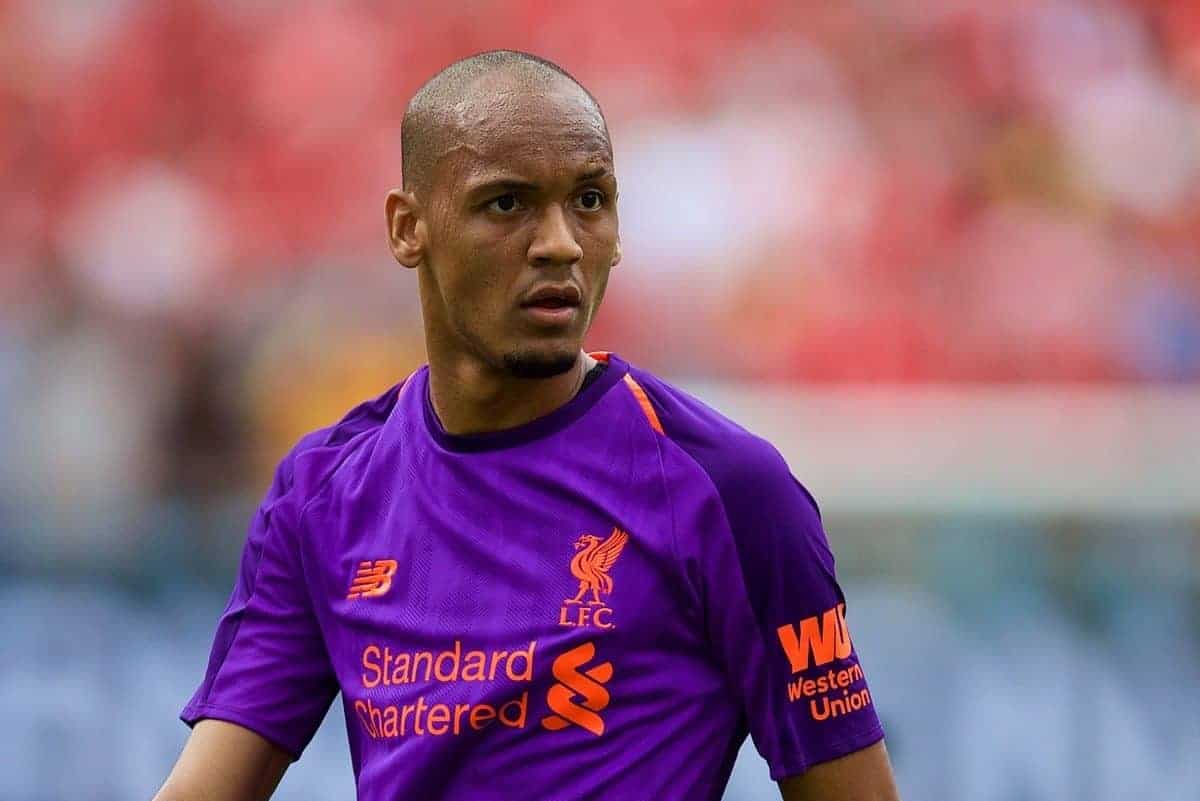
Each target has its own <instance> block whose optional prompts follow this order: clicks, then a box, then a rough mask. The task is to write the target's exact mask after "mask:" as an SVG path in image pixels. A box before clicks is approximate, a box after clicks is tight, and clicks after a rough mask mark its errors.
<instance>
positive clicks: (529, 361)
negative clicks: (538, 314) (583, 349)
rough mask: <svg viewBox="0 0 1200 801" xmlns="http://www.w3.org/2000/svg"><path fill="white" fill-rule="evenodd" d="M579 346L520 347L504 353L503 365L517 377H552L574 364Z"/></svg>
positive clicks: (577, 356)
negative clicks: (569, 347) (551, 347)
mask: <svg viewBox="0 0 1200 801" xmlns="http://www.w3.org/2000/svg"><path fill="white" fill-rule="evenodd" d="M578 360H579V348H571V349H566V348H554V349H549V348H546V349H533V348H530V349H521V350H514V351H510V352H509V353H506V354H504V367H505V369H507V370H508V372H509V374H510V375H513V376H516V377H517V378H553V377H554V376H556V375H562V374H563V373H565V372H567V371H568V370H570V369H571V368H572V367H574V366H575V362H576V361H578Z"/></svg>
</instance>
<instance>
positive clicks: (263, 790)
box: [154, 720, 292, 801]
mask: <svg viewBox="0 0 1200 801" xmlns="http://www.w3.org/2000/svg"><path fill="white" fill-rule="evenodd" d="M291 761H292V757H291V755H289V754H288V753H287V752H285V751H283V750H281V749H280V748H278V747H277V746H274V745H272V744H271V743H270V742H268V741H267V740H265V739H263V738H262V737H260V736H259V735H257V734H255V733H254V732H252V731H250V730H249V729H245V728H242V727H241V726H237V725H235V724H233V723H226V722H225V721H223V720H202V721H199V722H198V723H197V724H196V727H195V728H194V729H193V730H192V734H191V736H190V737H189V738H188V741H187V744H186V745H184V747H183V753H182V754H180V755H179V760H178V761H177V762H176V763H175V768H174V769H173V770H172V771H171V775H170V776H168V777H167V781H166V782H165V783H164V784H163V786H162V789H161V790H159V791H158V794H157V795H155V796H154V801H267V799H268V798H270V797H271V793H273V792H275V787H276V785H278V784H279V780H280V779H281V778H282V777H283V772H284V771H285V770H286V769H287V766H288V765H289V764H291Z"/></svg>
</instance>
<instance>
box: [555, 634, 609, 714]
mask: <svg viewBox="0 0 1200 801" xmlns="http://www.w3.org/2000/svg"><path fill="white" fill-rule="evenodd" d="M595 656H596V646H595V645H593V644H592V643H590V642H585V643H584V644H583V645H580V646H578V647H577V648H572V649H571V650H570V651H567V652H566V653H565V654H563V655H562V656H560V657H559V658H558V659H555V660H554V667H553V672H554V678H556V679H558V681H559V683H558V684H555V685H554V686H553V687H551V688H550V692H549V693H547V695H546V702H547V704H549V706H550V711H551V712H554V713H555V714H553V715H548V716H546V717H544V718H542V726H543V727H545V728H547V729H550V730H551V731H558V730H560V729H565V728H567V727H568V726H570V725H572V724H574V725H576V726H579V727H580V728H583V729H587V730H588V731H590V732H591V733H592V734H594V735H596V736H597V737H599V736H600V735H601V734H604V719H603V718H602V717H600V716H599V715H597V714H596V713H597V712H599V711H601V710H603V709H604V708H605V707H607V706H608V702H609V695H608V690H606V689H605V688H604V684H605V683H606V682H607V681H608V680H609V679H611V678H612V674H613V667H612V662H601V663H600V664H599V665H596V666H595V667H593V668H591V669H590V670H586V671H584V672H582V673H581V672H580V671H579V668H580V667H581V666H583V665H585V664H587V663H588V662H591V661H592V659H594V658H595ZM576 696H582V697H583V703H582V704H579V703H576V701H575V698H576Z"/></svg>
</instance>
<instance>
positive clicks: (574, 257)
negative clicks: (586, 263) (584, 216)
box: [529, 203, 583, 267]
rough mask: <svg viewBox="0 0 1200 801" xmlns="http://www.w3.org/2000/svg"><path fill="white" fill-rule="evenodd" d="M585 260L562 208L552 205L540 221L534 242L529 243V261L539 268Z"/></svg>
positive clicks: (547, 208) (547, 207)
mask: <svg viewBox="0 0 1200 801" xmlns="http://www.w3.org/2000/svg"><path fill="white" fill-rule="evenodd" d="M582 258H583V248H581V247H580V246H579V242H578V241H576V239H575V232H574V231H573V230H571V221H570V220H569V219H567V215H566V214H565V213H564V211H563V208H562V206H560V205H558V204H557V203H551V204H549V205H547V206H546V209H545V211H544V212H543V213H542V215H541V217H540V218H539V220H538V225H537V230H536V231H534V234H533V241H532V242H531V243H529V261H530V263H532V264H534V265H535V266H538V267H552V266H554V265H559V264H574V263H575V262H577V261H579V260H580V259H582Z"/></svg>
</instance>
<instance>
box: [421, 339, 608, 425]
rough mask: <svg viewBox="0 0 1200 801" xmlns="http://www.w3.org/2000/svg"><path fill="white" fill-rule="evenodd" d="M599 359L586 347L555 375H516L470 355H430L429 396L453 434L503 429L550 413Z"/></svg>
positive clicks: (577, 389) (575, 389) (579, 383)
mask: <svg viewBox="0 0 1200 801" xmlns="http://www.w3.org/2000/svg"><path fill="white" fill-rule="evenodd" d="M595 364H596V360H595V359H593V358H592V357H591V356H588V355H587V354H586V353H584V352H582V351H581V352H580V354H579V358H578V359H577V360H576V362H575V366H574V367H572V368H571V369H570V370H568V371H567V372H565V373H563V374H562V375H556V376H553V377H551V378H515V377H513V376H511V375H507V374H504V373H498V372H496V371H494V370H492V369H490V368H487V367H485V366H483V365H481V364H480V363H479V362H478V361H477V360H475V359H470V358H467V357H463V356H459V357H457V358H456V357H444V358H436V357H435V355H434V353H433V352H432V349H431V352H430V354H429V397H430V400H431V401H432V402H433V410H434V411H435V412H436V413H437V416H438V420H440V421H441V423H442V428H444V429H445V430H446V432H447V433H449V434H456V435H462V434H482V433H486V432H490V431H502V430H504V429H506V428H515V427H516V426H519V425H522V424H524V423H528V422H529V421H531V420H536V419H537V418H539V417H544V416H545V415H547V414H549V413H550V412H552V411H554V410H555V409H557V408H558V407H560V406H562V405H563V404H564V403H566V402H567V401H569V400H571V398H573V397H575V393H577V392H578V391H579V387H580V385H581V384H582V383H583V377H584V376H585V375H586V374H587V372H588V370H591V369H592V367H594V366H595Z"/></svg>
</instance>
